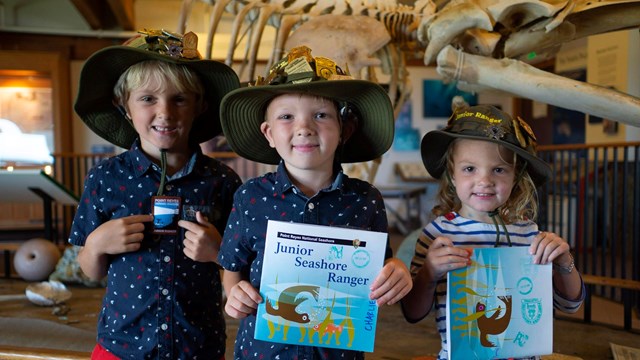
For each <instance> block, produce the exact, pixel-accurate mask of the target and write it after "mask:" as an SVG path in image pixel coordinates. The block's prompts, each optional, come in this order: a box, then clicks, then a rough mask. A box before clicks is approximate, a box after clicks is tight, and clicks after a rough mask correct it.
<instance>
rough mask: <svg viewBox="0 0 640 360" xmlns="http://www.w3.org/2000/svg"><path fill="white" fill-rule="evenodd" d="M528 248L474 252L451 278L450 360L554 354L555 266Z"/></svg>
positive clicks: (448, 277) (448, 343)
mask: <svg viewBox="0 0 640 360" xmlns="http://www.w3.org/2000/svg"><path fill="white" fill-rule="evenodd" d="M528 250H529V248H528V247H517V248H515V247H510V248H503V247H500V248H478V249H473V253H472V256H471V261H472V263H471V265H470V266H468V267H466V268H462V269H458V270H454V271H450V272H449V273H448V275H447V350H448V351H449V359H452V360H455V359H464V360H469V359H498V358H510V357H524V356H534V355H547V354H551V353H552V351H553V289H552V283H551V264H547V265H537V264H533V256H531V255H530V254H529V252H528Z"/></svg>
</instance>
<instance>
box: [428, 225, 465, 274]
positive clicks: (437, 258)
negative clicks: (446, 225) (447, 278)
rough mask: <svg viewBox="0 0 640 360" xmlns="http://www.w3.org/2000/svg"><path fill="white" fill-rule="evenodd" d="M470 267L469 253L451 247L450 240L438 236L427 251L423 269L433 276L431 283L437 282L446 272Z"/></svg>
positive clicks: (451, 242)
mask: <svg viewBox="0 0 640 360" xmlns="http://www.w3.org/2000/svg"><path fill="white" fill-rule="evenodd" d="M468 265H471V252H470V250H469V249H463V248H460V247H457V246H454V245H453V241H451V239H449V238H447V237H444V236H438V237H437V238H436V239H435V240H434V241H433V243H431V246H430V247H429V250H428V251H427V257H426V258H425V260H424V265H423V266H424V267H427V268H428V269H429V273H430V274H433V282H436V281H438V280H439V279H440V278H442V277H443V276H444V275H445V274H446V273H447V272H449V271H451V270H456V269H460V268H463V267H465V266H468Z"/></svg>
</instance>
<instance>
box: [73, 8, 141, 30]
mask: <svg viewBox="0 0 640 360" xmlns="http://www.w3.org/2000/svg"><path fill="white" fill-rule="evenodd" d="M133 1H134V0H71V3H73V5H74V6H75V7H76V9H77V10H78V12H79V13H80V14H81V15H82V17H84V19H85V20H86V21H87V23H88V24H89V26H90V27H91V29H93V30H107V29H112V28H113V27H114V26H117V27H120V28H121V29H122V30H125V31H132V30H135V20H134V16H133ZM114 22H115V24H114Z"/></svg>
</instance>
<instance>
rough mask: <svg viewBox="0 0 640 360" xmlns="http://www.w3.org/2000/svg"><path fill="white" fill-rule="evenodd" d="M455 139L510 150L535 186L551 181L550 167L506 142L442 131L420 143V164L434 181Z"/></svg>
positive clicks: (443, 168) (432, 133)
mask: <svg viewBox="0 0 640 360" xmlns="http://www.w3.org/2000/svg"><path fill="white" fill-rule="evenodd" d="M455 139H469V140H482V141H489V142H493V143H496V144H499V145H502V146H504V147H506V148H507V149H510V150H511V151H513V152H515V153H516V154H517V155H518V156H520V157H521V158H523V159H524V160H525V161H526V162H527V163H528V164H527V172H528V173H529V175H530V176H531V180H533V183H534V184H535V185H536V186H541V185H543V184H544V183H545V182H547V181H548V180H549V179H551V175H552V171H551V167H550V166H549V165H548V164H547V163H546V162H544V161H542V160H541V159H539V158H538V157H537V156H534V155H532V154H531V153H529V152H527V151H526V150H524V149H522V148H520V147H518V146H515V145H512V144H510V143H508V142H504V141H499V140H494V139H491V138H487V137H480V136H469V135H461V134H453V133H449V132H446V131H442V130H434V131H430V132H428V133H427V134H426V135H425V136H424V137H423V138H422V141H421V143H420V153H421V155H422V163H423V164H424V167H425V168H426V169H427V171H428V172H429V174H430V175H431V176H433V177H434V178H436V179H440V177H442V174H443V173H444V170H445V167H446V163H445V161H444V159H443V158H444V156H445V153H446V151H447V148H448V147H449V145H450V144H451V142H452V141H453V140H455Z"/></svg>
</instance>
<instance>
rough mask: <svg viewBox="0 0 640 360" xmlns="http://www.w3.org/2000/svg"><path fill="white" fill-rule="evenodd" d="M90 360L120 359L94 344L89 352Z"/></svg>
mask: <svg viewBox="0 0 640 360" xmlns="http://www.w3.org/2000/svg"><path fill="white" fill-rule="evenodd" d="M91 360H120V358H119V357H117V356H115V355H113V354H112V353H111V352H109V351H107V349H105V348H103V347H102V345H100V344H96V347H94V348H93V351H92V352H91Z"/></svg>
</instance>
